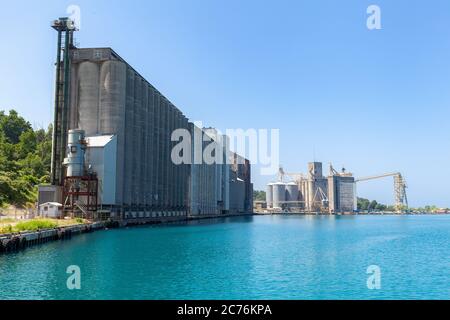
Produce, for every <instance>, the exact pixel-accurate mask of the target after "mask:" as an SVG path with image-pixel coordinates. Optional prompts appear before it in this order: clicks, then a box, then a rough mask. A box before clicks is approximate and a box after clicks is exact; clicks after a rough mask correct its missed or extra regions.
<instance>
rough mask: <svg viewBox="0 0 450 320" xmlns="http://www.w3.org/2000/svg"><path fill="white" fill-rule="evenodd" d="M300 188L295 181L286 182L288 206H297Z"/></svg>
mask: <svg viewBox="0 0 450 320" xmlns="http://www.w3.org/2000/svg"><path fill="white" fill-rule="evenodd" d="M298 197H299V189H298V185H297V184H296V183H295V182H289V183H287V184H286V201H289V203H288V207H297V206H298V204H297V203H294V201H298Z"/></svg>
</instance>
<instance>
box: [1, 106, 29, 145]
mask: <svg viewBox="0 0 450 320" xmlns="http://www.w3.org/2000/svg"><path fill="white" fill-rule="evenodd" d="M30 129H31V125H30V123H29V122H28V121H26V120H25V119H24V118H22V117H20V116H19V114H18V113H17V111H15V110H10V111H9V115H6V114H5V112H4V111H0V131H2V132H3V134H4V135H5V137H6V139H7V140H8V142H9V143H12V144H16V143H18V142H19V138H20V136H21V135H22V133H24V132H25V131H27V130H30Z"/></svg>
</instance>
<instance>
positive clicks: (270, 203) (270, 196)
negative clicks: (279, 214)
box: [266, 183, 273, 208]
mask: <svg viewBox="0 0 450 320" xmlns="http://www.w3.org/2000/svg"><path fill="white" fill-rule="evenodd" d="M266 203H267V208H272V206H273V183H269V184H268V185H267V190H266Z"/></svg>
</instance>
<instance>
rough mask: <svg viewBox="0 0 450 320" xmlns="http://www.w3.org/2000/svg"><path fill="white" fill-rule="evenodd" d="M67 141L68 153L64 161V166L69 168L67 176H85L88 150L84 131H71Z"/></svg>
mask: <svg viewBox="0 0 450 320" xmlns="http://www.w3.org/2000/svg"><path fill="white" fill-rule="evenodd" d="M67 141H68V148H67V150H68V153H67V155H66V156H67V157H66V158H65V159H64V165H65V166H66V167H67V176H68V177H81V176H83V175H84V153H85V150H86V145H85V144H84V131H83V130H69V133H68V139H67Z"/></svg>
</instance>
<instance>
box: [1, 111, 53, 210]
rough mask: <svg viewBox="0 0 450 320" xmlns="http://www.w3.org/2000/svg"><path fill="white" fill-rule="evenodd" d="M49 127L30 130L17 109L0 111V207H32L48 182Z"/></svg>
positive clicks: (50, 135) (49, 160)
mask: <svg viewBox="0 0 450 320" xmlns="http://www.w3.org/2000/svg"><path fill="white" fill-rule="evenodd" d="M51 149H52V126H49V127H48V128H47V130H44V129H37V130H35V129H33V128H32V126H31V124H30V123H29V122H28V121H26V120H25V119H24V118H23V117H21V116H20V115H19V114H18V113H17V111H15V110H10V111H9V113H8V114H6V112H5V111H0V206H2V207H3V206H5V205H15V206H17V207H21V208H24V207H31V206H33V205H34V203H35V202H36V200H37V186H38V185H39V184H41V183H48V182H49V178H50V163H51Z"/></svg>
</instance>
